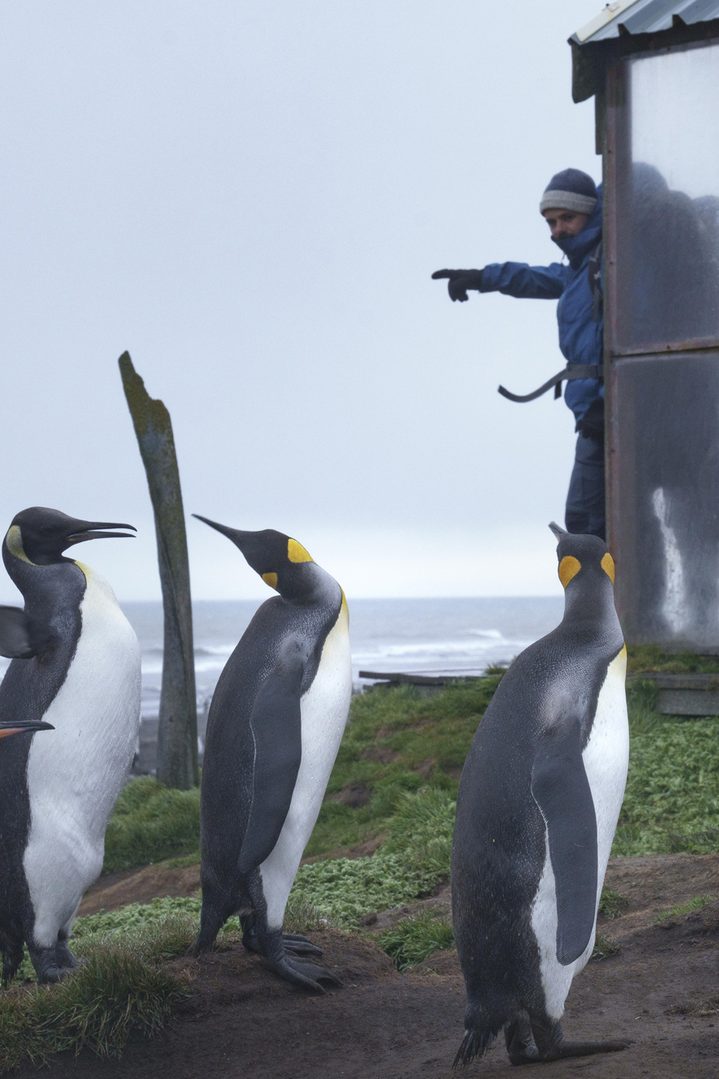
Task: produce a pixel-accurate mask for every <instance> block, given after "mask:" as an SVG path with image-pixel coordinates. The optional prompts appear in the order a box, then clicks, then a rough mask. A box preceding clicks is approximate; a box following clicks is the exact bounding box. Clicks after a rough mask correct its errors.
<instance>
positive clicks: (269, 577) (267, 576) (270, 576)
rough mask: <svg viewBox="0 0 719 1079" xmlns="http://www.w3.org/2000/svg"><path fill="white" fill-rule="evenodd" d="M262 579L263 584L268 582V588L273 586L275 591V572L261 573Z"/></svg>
mask: <svg viewBox="0 0 719 1079" xmlns="http://www.w3.org/2000/svg"><path fill="white" fill-rule="evenodd" d="M262 580H263V581H264V582H265V584H268V585H269V586H270V588H274V590H275V592H276V591H277V574H276V573H263V574H262Z"/></svg>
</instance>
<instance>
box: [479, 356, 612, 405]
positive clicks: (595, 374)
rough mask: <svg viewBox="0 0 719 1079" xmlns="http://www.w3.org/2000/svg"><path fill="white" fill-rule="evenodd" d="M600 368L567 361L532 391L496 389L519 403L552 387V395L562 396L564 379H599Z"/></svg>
mask: <svg viewBox="0 0 719 1079" xmlns="http://www.w3.org/2000/svg"><path fill="white" fill-rule="evenodd" d="M602 377H603V375H602V368H601V367H600V366H599V364H596V363H568V364H567V366H566V367H564V368H562V370H561V371H558V372H557V374H556V375H552V377H551V378H548V379H547V381H546V382H544V383H542V385H541V386H540V387H539V388H538V389H536V390H533V391H532V393H512V392H511V390H507V389H505V387H504V386H498V387H497V389H498V391H499V393H501V395H502V397H506V398H507V400H508V401H519V403H520V404H524V402H525V401H536V399H537V398H538V397H541V396H542V394H543V393H546V392H547V390H551V388H552V386H554V387H555V389H554V396H555V397H561V396H562V382H564V381H565V380H566V381H567V382H571V381H572V380H573V379H575V378H598V379H601V378H602Z"/></svg>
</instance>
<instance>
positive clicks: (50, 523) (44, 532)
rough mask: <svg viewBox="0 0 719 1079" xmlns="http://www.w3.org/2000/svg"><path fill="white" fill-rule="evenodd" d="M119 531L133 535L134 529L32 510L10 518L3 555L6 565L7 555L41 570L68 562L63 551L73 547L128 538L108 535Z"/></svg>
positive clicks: (46, 510) (126, 534) (122, 534)
mask: <svg viewBox="0 0 719 1079" xmlns="http://www.w3.org/2000/svg"><path fill="white" fill-rule="evenodd" d="M118 528H122V529H126V530H127V529H130V530H131V531H132V532H134V531H135V528H134V527H133V525H128V524H118V523H115V522H107V521H83V520H81V519H80V518H79V517H68V515H67V514H66V513H61V512H60V510H53V509H47V508H46V507H44V506H32V507H31V508H30V509H26V510H22V511H21V512H20V513H18V514H16V515H15V517H13V520H12V524H11V525H10V528H9V529H8V531H7V534H6V536H5V541H4V543H3V555H4V556H5V559H6V564H7V555H8V554H9V555H11V556H12V557H13V558H16V559H20V560H21V561H23V562H29V563H32V564H34V565H40V566H47V565H50V564H52V563H53V562H63V561H70V560H69V559H63V551H66V550H67V548H68V547H71V546H73V545H74V544H75V543H84V542H85V540H91V539H112V538H113V537H115V538H120V537H126V538H131V533H130V532H128V531H124V532H116V531H108V529H113V530H114V529H118Z"/></svg>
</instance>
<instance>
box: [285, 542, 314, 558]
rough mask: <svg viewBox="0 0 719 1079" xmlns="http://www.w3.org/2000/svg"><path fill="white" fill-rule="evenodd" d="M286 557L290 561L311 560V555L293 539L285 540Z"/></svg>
mask: <svg viewBox="0 0 719 1079" xmlns="http://www.w3.org/2000/svg"><path fill="white" fill-rule="evenodd" d="M287 557H288V559H289V560H290V562H311V561H312V555H311V554H310V553H309V551H306V550H305V548H304V547H303V546H302V544H301V543H298V542H297V540H295V539H290V540H288V541H287Z"/></svg>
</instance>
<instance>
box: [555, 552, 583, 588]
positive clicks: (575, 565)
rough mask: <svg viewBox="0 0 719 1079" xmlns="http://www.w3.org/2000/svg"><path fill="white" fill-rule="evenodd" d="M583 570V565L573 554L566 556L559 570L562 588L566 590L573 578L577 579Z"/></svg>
mask: <svg viewBox="0 0 719 1079" xmlns="http://www.w3.org/2000/svg"><path fill="white" fill-rule="evenodd" d="M581 568H582V563H581V562H580V561H579V559H578V558H575V557H574V555H573V554H566V555H565V556H564V558H563V559H562V561H561V562H560V563H559V568H558V570H557V572H558V574H559V580H560V581H561V582H562V587H563V588H566V587H567V585H568V584H569V582H570V581H571V580H572V578H573V577H576V576H577V574H578V573H579V571H580V569H581Z"/></svg>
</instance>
